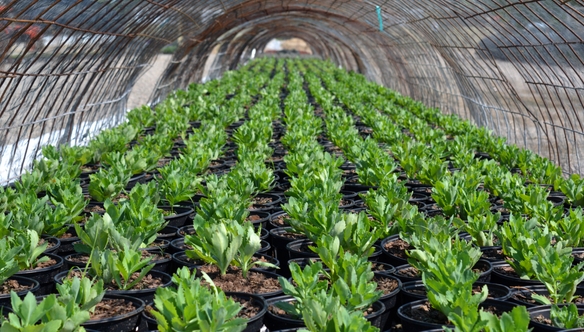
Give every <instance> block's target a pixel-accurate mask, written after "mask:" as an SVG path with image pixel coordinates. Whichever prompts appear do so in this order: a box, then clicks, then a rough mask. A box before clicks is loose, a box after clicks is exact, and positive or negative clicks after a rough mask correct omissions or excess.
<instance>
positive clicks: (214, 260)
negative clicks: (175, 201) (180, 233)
mask: <svg viewBox="0 0 584 332" xmlns="http://www.w3.org/2000/svg"><path fill="white" fill-rule="evenodd" d="M193 225H194V226H195V231H196V235H193V236H191V235H187V236H185V244H187V245H190V246H191V247H192V248H193V249H192V250H187V251H186V254H187V256H189V257H190V258H193V259H201V260H203V261H205V262H207V263H210V264H213V265H216V266H217V267H218V268H219V270H220V271H221V275H225V274H226V273H227V269H228V268H229V266H230V265H234V266H237V267H239V268H240V269H241V272H242V274H243V277H244V278H247V275H248V272H249V269H251V268H252V267H253V266H254V265H259V266H266V267H275V266H274V265H273V264H271V263H267V262H262V261H259V260H258V261H255V262H253V261H252V257H253V255H254V254H255V253H256V252H257V251H258V250H259V249H260V248H261V243H260V238H259V230H258V231H255V230H254V228H253V224H251V223H249V222H245V223H243V224H240V223H239V222H237V221H235V220H228V219H218V220H217V219H210V220H205V219H204V218H203V217H201V216H199V215H197V216H196V217H195V220H194V221H193Z"/></svg>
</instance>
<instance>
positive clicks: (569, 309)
mask: <svg viewBox="0 0 584 332" xmlns="http://www.w3.org/2000/svg"><path fill="white" fill-rule="evenodd" d="M550 319H551V321H552V325H553V326H555V327H559V328H562V329H572V328H577V327H584V316H580V314H579V313H578V308H577V307H576V305H575V304H574V303H570V304H567V305H565V306H561V307H559V306H557V305H555V304H554V305H552V308H551V312H550Z"/></svg>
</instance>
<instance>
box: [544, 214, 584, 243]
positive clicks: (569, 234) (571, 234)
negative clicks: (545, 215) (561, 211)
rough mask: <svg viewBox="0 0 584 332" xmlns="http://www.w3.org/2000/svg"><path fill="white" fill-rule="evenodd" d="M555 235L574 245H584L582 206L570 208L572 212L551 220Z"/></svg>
mask: <svg viewBox="0 0 584 332" xmlns="http://www.w3.org/2000/svg"><path fill="white" fill-rule="evenodd" d="M549 225H550V230H551V231H552V232H554V235H555V236H556V237H557V238H559V239H561V240H562V241H565V242H566V245H568V246H572V247H582V246H584V215H583V214H582V208H581V207H578V208H576V209H570V214H569V215H568V216H565V217H563V218H561V219H559V220H550V221H549Z"/></svg>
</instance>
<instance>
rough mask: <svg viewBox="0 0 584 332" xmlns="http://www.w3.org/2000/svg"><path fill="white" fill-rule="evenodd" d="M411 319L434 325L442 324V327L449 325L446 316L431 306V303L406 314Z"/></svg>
mask: <svg viewBox="0 0 584 332" xmlns="http://www.w3.org/2000/svg"><path fill="white" fill-rule="evenodd" d="M405 314H407V315H408V316H410V317H411V318H413V319H415V320H417V321H421V322H426V323H433V324H440V325H448V323H449V321H448V318H446V316H444V314H443V313H441V312H440V311H438V310H436V309H433V308H432V307H431V306H430V303H429V302H426V303H425V304H423V305H420V306H418V307H416V308H413V309H410V311H409V312H405Z"/></svg>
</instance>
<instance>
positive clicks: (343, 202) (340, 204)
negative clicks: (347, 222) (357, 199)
mask: <svg viewBox="0 0 584 332" xmlns="http://www.w3.org/2000/svg"><path fill="white" fill-rule="evenodd" d="M349 204H351V201H348V200H346V199H341V201H340V202H339V206H347V205H349Z"/></svg>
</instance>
